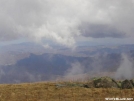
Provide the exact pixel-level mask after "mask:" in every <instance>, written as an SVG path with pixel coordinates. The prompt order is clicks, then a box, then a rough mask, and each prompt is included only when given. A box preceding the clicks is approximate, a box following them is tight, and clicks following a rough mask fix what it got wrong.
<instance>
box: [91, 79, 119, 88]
mask: <svg viewBox="0 0 134 101" xmlns="http://www.w3.org/2000/svg"><path fill="white" fill-rule="evenodd" d="M93 81H94V86H95V88H118V87H119V86H118V84H117V82H116V81H115V80H114V79H112V78H110V77H101V78H96V79H94V80H93Z"/></svg>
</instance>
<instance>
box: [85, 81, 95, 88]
mask: <svg viewBox="0 0 134 101" xmlns="http://www.w3.org/2000/svg"><path fill="white" fill-rule="evenodd" d="M83 87H84V88H94V87H95V86H94V82H93V81H89V82H88V83H86V84H84V85H83Z"/></svg>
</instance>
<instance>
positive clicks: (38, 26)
mask: <svg viewBox="0 0 134 101" xmlns="http://www.w3.org/2000/svg"><path fill="white" fill-rule="evenodd" d="M133 11H134V0H64V1H63V0H19V1H17V0H10V1H9V0H0V22H1V23H0V83H19V82H36V81H44V80H57V79H70V78H74V79H79V78H81V79H82V78H83V79H84V78H87V77H92V76H99V75H109V76H114V78H116V79H122V78H129V79H130V78H134V76H133V60H134V34H133V32H134V30H133V29H134V14H133ZM129 74H130V75H129Z"/></svg>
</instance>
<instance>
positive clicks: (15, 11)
mask: <svg viewBox="0 0 134 101" xmlns="http://www.w3.org/2000/svg"><path fill="white" fill-rule="evenodd" d="M133 11H134V0H0V12H1V13H0V22H1V23H0V40H1V41H8V40H15V39H19V38H27V39H28V40H31V41H35V42H39V43H42V42H43V40H45V39H47V40H51V41H53V42H56V43H59V44H62V45H66V46H69V47H71V46H73V45H74V44H75V39H76V38H77V37H81V36H85V37H94V38H98V37H99V38H103V37H126V36H133V30H134V28H133V26H134V23H133V21H134V14H133ZM105 26H107V27H105Z"/></svg>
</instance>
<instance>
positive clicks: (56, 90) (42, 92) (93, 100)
mask: <svg viewBox="0 0 134 101" xmlns="http://www.w3.org/2000/svg"><path fill="white" fill-rule="evenodd" d="M100 79H101V80H102V81H103V80H104V81H105V80H106V79H107V80H110V78H108V77H107V78H106V77H101V78H98V79H96V78H94V79H93V81H97V80H99V81H101V80H100ZM88 83H89V81H87V82H76V81H74V82H69V81H68V82H67V81H66V82H63V81H62V82H40V83H23V84H2V85H0V89H1V90H0V100H1V101H89V99H90V101H98V100H99V101H104V100H105V98H106V97H112V98H113V97H114V98H115V97H119V98H123V97H125V98H132V97H133V96H134V88H132V89H120V88H118V87H98V88H97V87H87V86H86V84H88Z"/></svg>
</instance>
